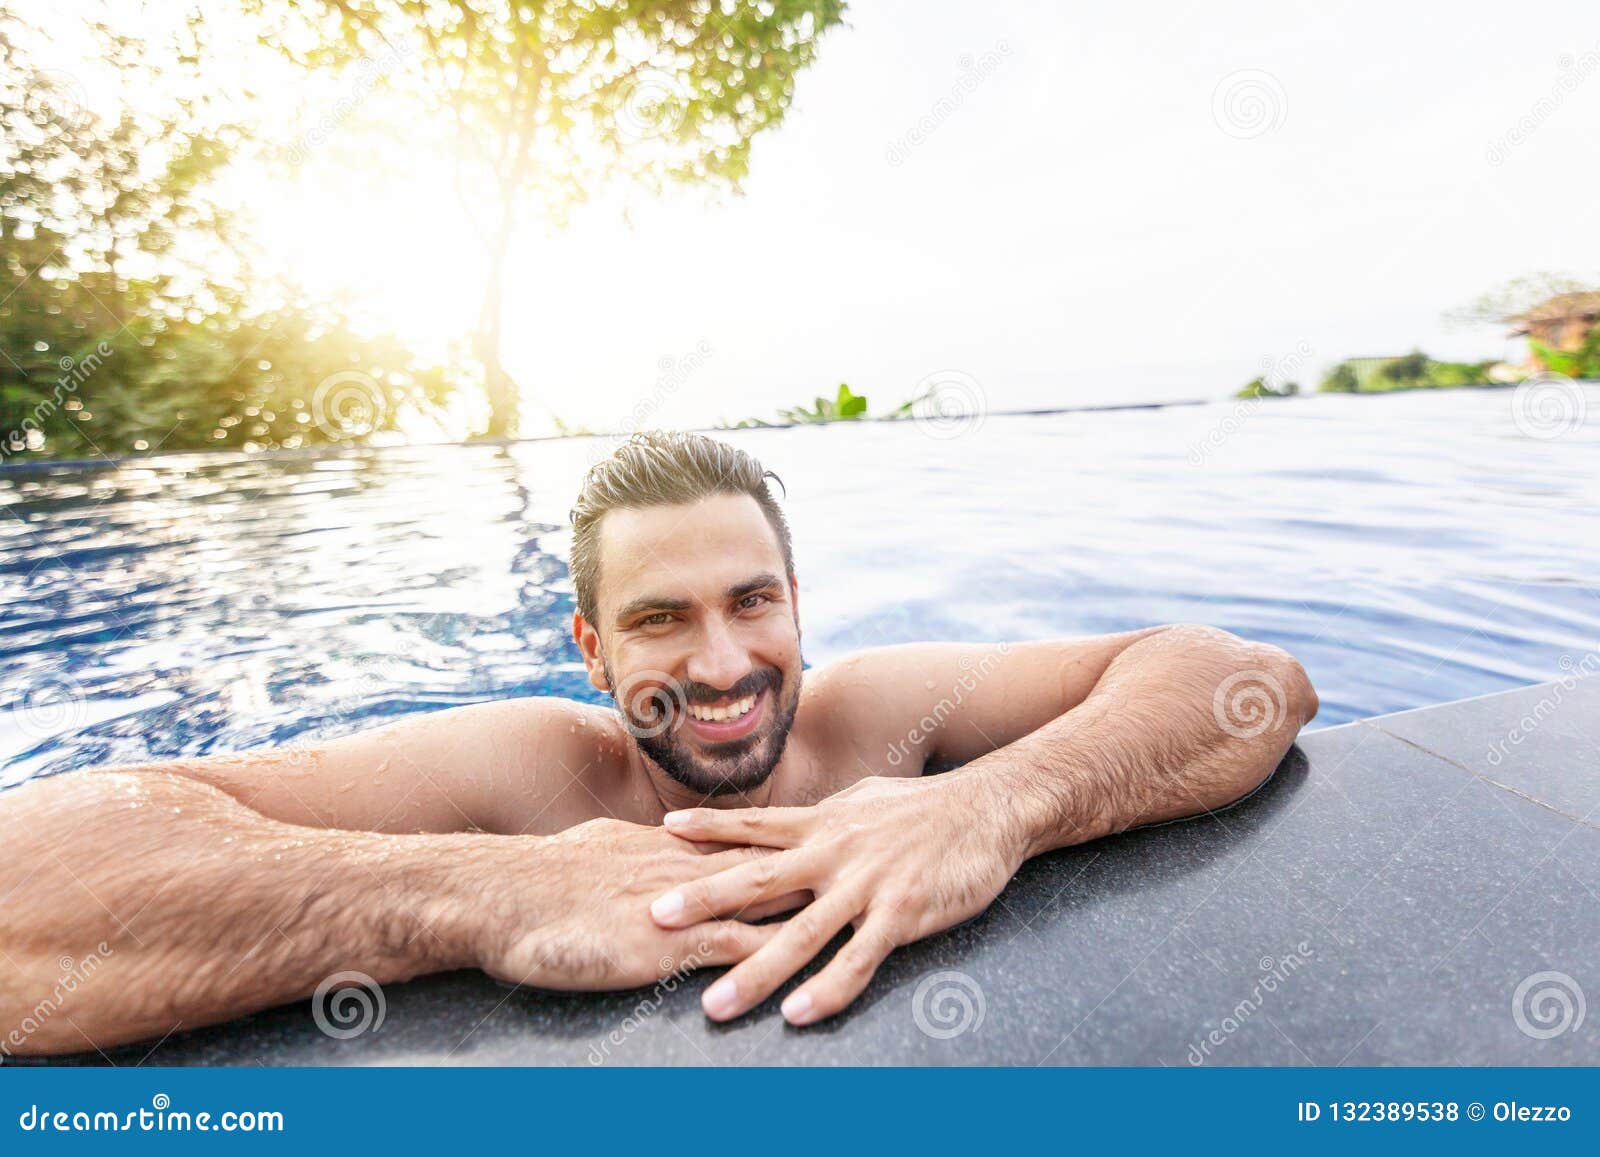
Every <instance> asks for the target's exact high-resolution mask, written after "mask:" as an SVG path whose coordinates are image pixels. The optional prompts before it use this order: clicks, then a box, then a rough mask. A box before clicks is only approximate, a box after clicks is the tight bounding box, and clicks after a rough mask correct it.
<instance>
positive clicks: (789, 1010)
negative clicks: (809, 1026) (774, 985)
mask: <svg viewBox="0 0 1600 1157" xmlns="http://www.w3.org/2000/svg"><path fill="white" fill-rule="evenodd" d="M810 1016H811V994H810V993H809V992H806V991H805V990H803V989H802V990H801V991H799V992H791V993H790V994H789V999H788V1000H785V1001H784V1002H783V1019H784V1020H786V1021H788V1022H789V1023H790V1024H804V1023H805V1022H806V1021H807V1020H808V1019H809V1018H810Z"/></svg>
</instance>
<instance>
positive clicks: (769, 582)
mask: <svg viewBox="0 0 1600 1157" xmlns="http://www.w3.org/2000/svg"><path fill="white" fill-rule="evenodd" d="M782 585H783V580H782V579H780V578H779V577H778V576H777V575H775V574H758V575H756V576H755V577H754V578H747V579H745V580H744V581H743V582H737V583H734V584H733V585H732V586H731V587H729V588H728V589H727V591H725V592H724V594H725V596H726V597H727V599H728V601H729V602H737V601H738V600H739V599H742V598H744V597H745V596H746V595H753V594H755V593H756V592H757V591H765V590H771V589H772V588H773V587H781V586H782Z"/></svg>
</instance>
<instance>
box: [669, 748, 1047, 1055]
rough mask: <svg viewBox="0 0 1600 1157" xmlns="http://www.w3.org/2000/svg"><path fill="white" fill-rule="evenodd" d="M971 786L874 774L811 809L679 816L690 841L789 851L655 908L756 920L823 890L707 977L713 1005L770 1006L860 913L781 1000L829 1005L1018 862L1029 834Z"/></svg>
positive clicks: (793, 1015)
mask: <svg viewBox="0 0 1600 1157" xmlns="http://www.w3.org/2000/svg"><path fill="white" fill-rule="evenodd" d="M974 786H975V783H974V781H973V780H972V779H971V778H970V777H962V776H958V775H946V776H935V777H931V778H927V779H883V778H871V779H864V780H862V781H861V782H860V783H857V784H855V785H854V786H852V787H850V788H848V789H846V790H845V791H842V792H840V793H839V794H838V795H835V796H830V797H829V798H828V799H825V800H823V801H822V802H821V803H819V804H817V805H815V806H814V807H798V808H776V807H775V808H744V809H737V810H730V811H719V810H716V809H712V808H695V809H693V810H690V811H682V812H673V813H671V814H670V815H668V816H667V817H666V825H667V830H668V831H670V832H672V833H673V834H674V835H676V836H678V837H681V838H682V839H683V840H684V841H686V842H685V844H684V846H685V847H686V848H687V847H688V846H689V844H688V843H687V841H716V842H719V843H724V844H749V845H761V846H765V847H768V848H775V849H779V850H778V851H777V852H776V853H775V854H772V855H769V856H765V857H762V858H758V859H752V860H748V861H746V862H744V863H739V864H736V865H734V866H732V867H728V868H726V869H724V870H722V871H719V872H717V873H716V874H714V875H706V876H705V878H703V879H699V880H695V881H694V882H692V883H685V884H681V885H680V886H678V887H676V888H674V889H673V890H671V891H669V892H666V893H665V894H663V895H661V896H660V898H659V899H657V900H656V901H655V903H653V904H652V905H651V906H650V913H651V915H652V916H653V917H654V919H655V922H656V923H657V924H658V925H660V926H661V927H662V928H670V929H690V930H691V931H692V929H693V928H694V927H695V926H696V925H700V924H702V922H703V921H706V920H708V919H712V918H715V917H729V918H734V919H737V918H741V917H743V918H746V919H748V918H750V916H751V914H752V909H754V908H755V907H756V906H757V905H761V904H765V903H767V902H770V901H774V900H777V899H779V898H782V897H785V896H789V895H792V894H793V893H795V892H799V891H809V892H811V893H812V894H813V895H814V897H815V898H814V899H813V900H812V901H811V903H810V904H809V905H807V906H806V907H805V908H803V909H802V910H801V911H799V912H798V913H796V914H795V915H794V916H792V917H791V918H790V919H789V920H787V921H785V922H784V923H783V924H781V925H777V926H776V927H777V929H778V931H777V934H776V935H775V936H773V937H772V939H771V940H770V941H768V942H767V943H766V944H765V945H764V946H762V947H760V948H759V949H757V950H756V951H755V952H754V953H753V954H752V955H750V957H749V959H747V960H745V961H744V962H743V963H741V964H739V965H738V966H737V967H735V968H734V969H733V970H732V971H731V972H729V973H728V974H727V975H726V976H724V977H722V978H721V979H720V980H718V981H717V982H716V983H715V984H713V985H712V986H711V987H710V988H708V989H706V992H705V996H704V997H703V998H702V999H703V1004H704V1007H705V1010H706V1013H707V1015H709V1016H711V1017H713V1018H714V1019H717V1020H727V1019H729V1018H731V1017H735V1016H738V1015H740V1014H741V1013H743V1012H746V1011H748V1010H749V1009H751V1008H753V1007H755V1006H756V1005H758V1004H760V1003H761V1002H762V1001H763V1000H765V999H766V998H767V997H768V996H770V995H771V994H772V993H773V991H774V990H776V989H777V988H778V986H779V985H781V984H782V983H783V982H784V981H785V980H787V979H789V977H791V976H793V975H794V974H795V973H796V972H798V971H799V970H800V969H801V968H802V967H803V966H804V965H805V964H806V962H807V961H809V960H811V959H812V958H813V957H814V956H816V955H817V953H818V952H820V951H821V950H822V948H823V947H824V946H825V945H826V944H827V943H828V941H829V940H831V939H832V938H833V937H834V936H835V935H836V934H837V933H838V932H839V930H840V929H842V928H843V927H844V926H845V925H846V924H849V925H852V926H853V927H854V928H855V932H854V934H853V935H852V936H851V938H850V940H849V941H848V942H847V943H846V944H845V945H844V946H843V947H842V948H840V949H839V951H838V953H837V954H836V955H835V956H834V958H833V959H832V960H831V961H830V962H829V963H828V965H827V966H826V967H825V968H823V969H822V971H821V972H819V973H818V974H817V975H816V976H814V977H812V978H811V979H810V980H808V981H806V983H805V984H803V985H801V986H800V987H799V988H797V989H796V990H795V991H794V992H792V993H791V994H790V995H789V997H788V999H787V1000H785V1001H784V1002H783V1015H784V1017H785V1018H787V1019H788V1021H789V1022H790V1023H791V1024H797V1025H798V1024H810V1023H811V1022H813V1021H816V1020H820V1019H822V1018H823V1017H827V1016H832V1015H833V1014H834V1013H836V1012H838V1011H839V1010H841V1009H843V1008H844V1007H845V1006H846V1005H848V1004H849V1003H850V1002H851V1001H853V1000H854V999H855V998H856V997H857V996H859V995H860V994H861V991H862V990H863V989H864V988H866V986H867V982H868V981H869V980H871V979H872V975H873V973H874V972H876V971H877V969H878V965H880V964H881V963H883V960H884V958H885V957H886V956H888V955H889V953H890V952H891V951H893V950H894V949H895V948H896V947H898V946H899V945H902V944H909V943H911V942H912V941H914V940H920V939H922V938H923V937H924V936H931V935H932V934H933V933H935V932H939V931H942V930H943V929H945V928H949V927H951V926H952V925H955V924H959V923H961V922H962V921H963V920H967V919H970V918H971V917H973V916H976V915H977V914H978V913H980V912H982V911H983V910H984V909H985V908H987V907H988V906H989V903H990V901H992V900H993V899H994V898H995V897H996V896H997V895H999V893H1000V890H1001V889H1002V888H1004V887H1005V885H1006V882H1007V881H1008V880H1010V878H1011V876H1012V874H1013V873H1015V872H1016V870H1017V868H1018V867H1019V866H1020V865H1021V863H1022V859H1023V854H1024V852H1023V847H1024V843H1025V837H1024V834H1023V832H1022V831H1021V830H1020V826H1019V825H1017V824H1016V823H1014V822H1012V821H1011V820H1010V819H1009V818H1008V817H1007V816H1005V814H1004V813H1003V811H1001V810H1000V809H997V808H996V807H995V806H994V805H993V800H992V799H990V798H986V797H983V796H980V794H978V793H975V792H974V790H973V788H974ZM719 854H720V855H728V854H729V853H726V852H724V853H719ZM711 858H712V859H715V858H716V857H715V856H713V857H711ZM701 864H702V865H703V866H704V865H707V864H708V861H707V860H705V859H702V860H701ZM768 927H771V926H768Z"/></svg>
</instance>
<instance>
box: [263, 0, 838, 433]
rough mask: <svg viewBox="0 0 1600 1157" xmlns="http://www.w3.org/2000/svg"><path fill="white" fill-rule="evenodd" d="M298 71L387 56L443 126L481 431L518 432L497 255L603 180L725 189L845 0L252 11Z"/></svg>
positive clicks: (396, 80) (390, 81) (336, 3)
mask: <svg viewBox="0 0 1600 1157" xmlns="http://www.w3.org/2000/svg"><path fill="white" fill-rule="evenodd" d="M249 7H250V9H251V10H252V11H254V12H256V13H257V14H258V15H261V16H263V17H264V18H266V21H267V25H268V26H270V27H272V28H274V29H275V30H276V31H275V32H274V33H273V35H272V37H271V39H272V42H273V43H274V44H275V45H276V46H277V47H278V48H280V49H281V50H282V51H283V52H284V53H286V54H287V55H288V56H289V57H290V58H291V59H293V60H295V61H296V62H298V63H300V64H302V65H305V66H306V67H325V66H339V65H345V66H348V65H350V64H352V63H355V62H359V61H363V60H364V61H369V62H370V61H374V60H394V59H399V60H402V61H404V62H405V65H406V66H405V67H403V68H396V69H387V70H384V76H383V83H384V84H385V85H387V86H388V87H389V88H390V89H391V90H396V89H398V90H401V91H402V92H403V94H404V95H405V96H407V97H408V98H409V99H410V100H411V101H412V102H413V104H414V106H415V107H416V108H417V109H418V113H419V115H418V117H417V122H416V123H418V124H426V123H440V124H445V125H448V130H447V136H448V143H449V145H450V147H451V152H452V153H453V154H454V158H455V161H454V163H455V166H456V185H457V191H458V194H459V196H460V199H461V205H462V209H463V211H464V212H465V213H466V214H467V215H468V217H469V218H470V220H471V221H472V223H473V227H474V232H475V233H476V235H477V238H478V240H479V242H480V244H481V245H482V247H483V251H484V255H485V257H486V259H487V264H488V269H489V273H488V276H487V277H486V279H485V284H484V285H483V287H482V296H481V308H480V310H479V320H478V324H477V329H476V333H475V335H474V349H475V353H476V355H477V357H478V360H479V361H480V362H481V363H482V364H483V366H484V368H485V373H486V375H487V378H488V381H487V387H488V391H489V394H490V402H491V406H492V409H493V418H492V421H491V432H492V433H500V434H507V433H509V434H514V433H515V432H516V429H517V405H516V399H517V389H516V383H514V382H513V381H512V379H511V377H510V375H509V373H508V372H507V371H506V369H505V368H504V366H503V364H502V361H501V356H500V338H501V324H502V318H501V315H502V311H503V292H504V282H505V272H506V260H507V255H508V252H509V250H510V247H511V243H512V240H513V238H514V237H515V236H516V234H517V231H518V228H519V227H520V226H521V225H523V224H524V223H526V222H527V221H529V220H535V219H536V220H540V221H544V222H547V223H552V224H557V225H559V224H560V223H562V222H563V221H564V220H565V219H566V216H567V214H568V213H569V212H570V210H571V208H572V207H573V206H575V205H577V204H579V203H581V202H583V201H585V200H587V199H588V198H590V197H591V196H592V195H594V194H595V193H596V192H597V191H598V190H599V189H600V188H601V187H602V186H605V185H607V184H609V183H612V182H617V181H620V182H623V183H625V184H643V185H644V186H645V187H648V188H660V187H662V186H664V185H667V184H670V183H684V182H688V183H700V182H709V183H712V184H720V185H724V186H731V187H735V188H736V187H737V186H738V183H739V181H740V180H741V179H742V178H743V177H744V176H745V174H746V173H747V172H748V171H749V166H750V150H751V144H752V142H753V140H754V138H755V137H756V136H757V134H759V133H760V132H762V131H763V130H765V129H769V128H771V127H773V126H774V125H777V124H778V123H780V122H781V121H782V119H783V117H784V114H785V113H786V112H787V110H788V108H789V105H790V102H791V100H792V99H793V97H794V91H795V83H796V78H797V76H798V74H799V73H800V72H801V71H802V70H803V69H805V68H806V67H807V66H808V65H809V64H810V63H811V62H812V61H813V60H814V59H815V57H816V53H817V44H818V39H819V37H821V35H822V34H823V33H824V32H826V31H827V30H828V29H829V28H830V27H832V26H834V25H836V24H838V23H839V22H840V20H841V19H842V17H843V11H844V4H843V2H842V0H755V2H750V0H584V2H581V3H573V2H570V0H308V2H305V3H294V4H290V3H287V2H286V0H251V2H250V5H249Z"/></svg>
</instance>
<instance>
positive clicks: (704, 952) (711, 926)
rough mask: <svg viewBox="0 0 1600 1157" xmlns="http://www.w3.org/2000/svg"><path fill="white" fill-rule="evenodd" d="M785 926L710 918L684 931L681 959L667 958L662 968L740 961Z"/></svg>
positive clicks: (682, 969)
mask: <svg viewBox="0 0 1600 1157" xmlns="http://www.w3.org/2000/svg"><path fill="white" fill-rule="evenodd" d="M782 929H783V925H782V924H746V923H744V922H743V921H742V920H708V921H706V923H704V924H700V925H698V926H696V927H694V928H690V929H688V930H687V931H686V932H684V934H683V939H682V940H681V941H680V942H679V947H678V956H677V958H676V959H673V958H671V957H663V958H662V960H661V964H662V971H663V972H666V973H672V972H688V971H690V970H691V969H695V968H706V967H709V966H711V965H714V964H738V963H739V962H740V961H741V960H744V959H746V958H747V957H749V956H750V955H751V954H752V953H755V952H757V951H759V950H760V949H761V948H763V947H764V946H766V945H767V944H769V943H770V942H771V941H772V940H774V939H775V938H776V937H777V935H778V933H779V932H780V931H782Z"/></svg>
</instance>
